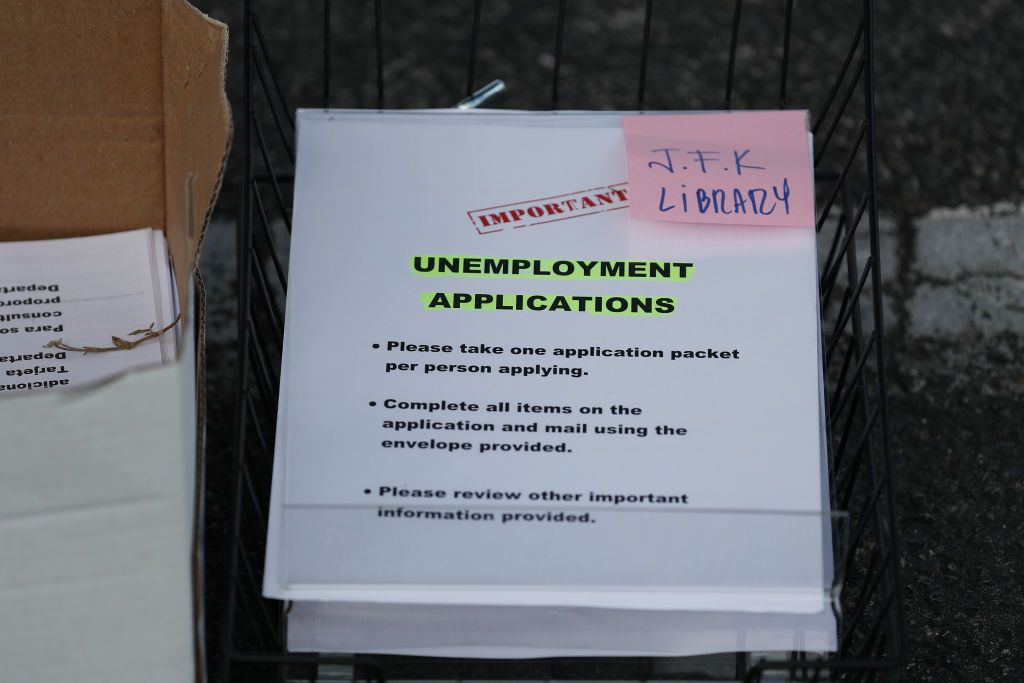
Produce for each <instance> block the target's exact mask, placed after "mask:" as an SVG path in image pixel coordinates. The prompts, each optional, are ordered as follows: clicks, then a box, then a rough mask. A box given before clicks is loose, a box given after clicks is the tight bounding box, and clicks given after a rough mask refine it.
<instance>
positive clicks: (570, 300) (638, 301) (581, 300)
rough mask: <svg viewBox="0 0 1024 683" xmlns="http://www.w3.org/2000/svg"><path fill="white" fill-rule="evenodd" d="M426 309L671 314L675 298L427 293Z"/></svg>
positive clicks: (644, 314) (424, 304) (425, 298)
mask: <svg viewBox="0 0 1024 683" xmlns="http://www.w3.org/2000/svg"><path fill="white" fill-rule="evenodd" d="M420 301H421V302H422V304H423V308H424V310H427V311H440V310H469V311H527V312H542V311H543V312H547V311H562V312H566V313H591V314H597V315H636V316H663V315H671V314H672V313H674V312H675V310H676V298H675V297H671V296H656V297H650V296H590V295H564V294H480V293H468V292H424V293H423V294H421V295H420Z"/></svg>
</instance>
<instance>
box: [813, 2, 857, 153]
mask: <svg viewBox="0 0 1024 683" xmlns="http://www.w3.org/2000/svg"><path fill="white" fill-rule="evenodd" d="M863 35H864V22H863V21H861V22H860V23H859V24H858V25H857V32H856V33H855V34H854V36H853V42H852V43H850V49H849V50H848V51H847V53H846V59H845V60H843V66H842V67H840V69H839V75H838V76H836V80H835V81H834V82H833V83H832V89H831V90H829V93H828V97H826V98H825V102H824V104H822V106H821V109H819V110H818V118H817V120H816V121H815V122H814V125H812V126H811V132H812V133H814V134H815V135H817V134H818V128H819V127H820V126H821V123H822V122H823V121H824V120H825V116H826V115H827V114H828V111H829V109H831V108H832V102H833V101H834V100H835V98H836V94H837V93H838V92H839V88H840V87H841V86H842V84H843V81H845V80H846V73H847V71H849V69H850V64H851V63H853V56H854V55H855V54H857V48H858V47H860V39H861V37H862V36H863Z"/></svg>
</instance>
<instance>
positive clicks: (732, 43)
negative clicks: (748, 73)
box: [723, 0, 743, 111]
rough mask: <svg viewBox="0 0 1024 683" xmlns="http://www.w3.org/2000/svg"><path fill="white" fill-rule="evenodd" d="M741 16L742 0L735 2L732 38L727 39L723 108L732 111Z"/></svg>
mask: <svg viewBox="0 0 1024 683" xmlns="http://www.w3.org/2000/svg"><path fill="white" fill-rule="evenodd" d="M742 14H743V0H736V5H735V6H734V9H733V14H732V36H731V37H730V39H729V68H728V70H727V71H726V72H725V106H724V107H723V109H725V110H727V111H728V110H731V109H732V81H733V77H734V75H735V73H736V47H737V45H738V43H739V39H740V17H741V16H742Z"/></svg>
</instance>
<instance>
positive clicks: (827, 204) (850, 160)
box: [817, 123, 867, 232]
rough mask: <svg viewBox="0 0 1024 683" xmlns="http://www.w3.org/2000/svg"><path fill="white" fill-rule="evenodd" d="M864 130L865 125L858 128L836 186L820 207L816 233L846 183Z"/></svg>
mask: <svg viewBox="0 0 1024 683" xmlns="http://www.w3.org/2000/svg"><path fill="white" fill-rule="evenodd" d="M866 130H867V123H865V124H864V125H862V126H861V127H860V133H858V134H857V139H856V140H854V143H853V147H852V148H851V149H850V153H849V154H848V155H847V156H846V162H845V163H844V164H843V170H842V171H840V172H839V178H838V179H837V180H836V184H835V185H834V186H833V188H832V194H831V195H829V198H828V201H827V202H825V206H823V207H822V210H821V215H819V216H818V225H817V231H818V232H821V228H822V226H823V225H825V220H826V219H827V218H828V214H829V212H830V211H831V210H832V205H833V204H835V203H836V198H837V197H838V196H839V190H840V189H841V188H842V187H843V183H845V182H846V176H847V175H849V173H850V167H852V166H853V160H854V159H856V158H857V151H858V150H859V149H860V144H861V142H863V141H864V137H865V131H866Z"/></svg>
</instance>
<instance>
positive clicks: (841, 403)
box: [833, 330, 878, 415]
mask: <svg viewBox="0 0 1024 683" xmlns="http://www.w3.org/2000/svg"><path fill="white" fill-rule="evenodd" d="M877 339H878V335H877V333H876V332H875V331H874V330H872V331H871V336H870V337H868V343H867V344H865V345H864V352H863V353H862V354H861V357H860V360H858V361H857V367H856V368H855V369H854V371H853V372H854V374H855V375H860V374H861V373H862V372H863V371H864V366H865V364H866V363H867V360H868V358H869V357H870V356H871V349H872V347H874V345H875V341H876V340H877ZM854 346H855V344H854V342H853V341H852V340H851V342H850V348H851V349H852V348H853V347H854ZM836 390H837V391H838V388H837V389H836ZM854 393H855V390H854V389H849V390H847V391H845V392H843V394H842V397H841V398H839V400H838V402H837V403H836V404H834V406H833V410H834V411H835V412H834V413H833V415H838V414H839V413H840V412H842V410H843V408H844V407H845V406H846V403H847V402H848V401H849V400H850V397H851V396H853V394H854Z"/></svg>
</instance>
